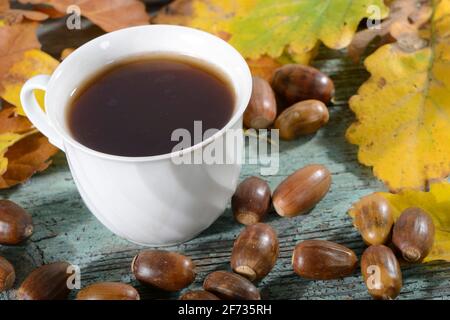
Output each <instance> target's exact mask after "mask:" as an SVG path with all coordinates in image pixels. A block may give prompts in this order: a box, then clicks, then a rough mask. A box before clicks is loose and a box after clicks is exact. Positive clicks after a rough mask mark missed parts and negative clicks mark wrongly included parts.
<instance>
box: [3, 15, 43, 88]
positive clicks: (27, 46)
mask: <svg viewBox="0 0 450 320" xmlns="http://www.w3.org/2000/svg"><path fill="white" fill-rule="evenodd" d="M37 27H38V24H37V23H35V22H25V23H20V24H14V25H4V26H0V92H1V91H2V83H3V79H4V77H5V76H6V75H7V73H8V70H9V69H10V68H11V67H12V66H13V65H14V63H16V62H17V61H20V59H22V57H23V54H24V53H25V52H26V51H29V50H32V49H39V48H40V47H41V44H40V43H39V41H38V39H37V36H36V30H37Z"/></svg>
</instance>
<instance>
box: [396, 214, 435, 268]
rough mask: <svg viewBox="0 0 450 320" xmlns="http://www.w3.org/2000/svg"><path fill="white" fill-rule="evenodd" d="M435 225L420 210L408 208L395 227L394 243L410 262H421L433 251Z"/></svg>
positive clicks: (428, 216)
mask: <svg viewBox="0 0 450 320" xmlns="http://www.w3.org/2000/svg"><path fill="white" fill-rule="evenodd" d="M434 233H435V228H434V223H433V220H432V219H431V217H430V215H429V214H428V213H426V212H425V211H424V210H422V209H420V208H408V209H406V210H405V211H403V213H402V214H401V215H400V217H399V218H398V219H397V221H396V222H395V225H394V230H393V233H392V242H393V243H394V245H395V246H396V247H397V249H398V250H399V251H400V252H401V253H402V256H403V258H404V259H405V260H406V261H408V262H420V261H422V260H423V259H424V258H425V257H426V256H427V255H428V254H429V253H430V251H431V248H432V247H433V243H434Z"/></svg>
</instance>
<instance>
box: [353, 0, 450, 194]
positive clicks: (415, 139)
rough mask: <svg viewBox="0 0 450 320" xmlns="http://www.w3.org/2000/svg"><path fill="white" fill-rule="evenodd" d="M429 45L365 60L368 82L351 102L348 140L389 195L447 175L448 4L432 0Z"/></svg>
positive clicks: (383, 51)
mask: <svg viewBox="0 0 450 320" xmlns="http://www.w3.org/2000/svg"><path fill="white" fill-rule="evenodd" d="M433 6H434V10H433V12H434V14H433V17H432V21H431V23H430V26H429V31H430V32H429V35H430V37H429V38H428V39H427V40H428V41H429V43H430V44H429V46H428V47H426V48H423V49H420V50H417V51H414V52H409V51H408V50H406V51H405V50H404V49H403V48H402V45H401V44H398V43H395V44H388V45H385V46H383V47H381V48H379V49H378V50H377V51H376V52H375V53H374V54H372V55H371V56H369V57H368V58H367V59H366V61H365V65H366V67H367V69H368V71H369V72H370V73H371V78H370V79H369V80H368V81H367V82H366V83H364V84H363V85H362V86H361V88H360V89H359V90H358V94H357V95H355V96H353V97H352V98H351V99H350V103H349V104H350V108H351V109H352V110H353V111H354V113H355V114H356V117H357V122H355V123H353V124H352V125H351V126H350V128H349V129H348V131H347V139H348V140H349V141H350V142H351V143H353V144H357V145H358V146H359V151H358V159H359V161H360V162H361V163H362V164H365V165H367V166H372V167H373V171H374V174H375V176H377V177H378V178H380V179H381V180H382V181H383V182H384V183H385V184H386V185H388V187H389V189H390V190H391V191H399V190H401V189H404V188H414V189H427V186H428V185H429V183H430V182H432V181H435V180H439V179H443V178H445V177H446V176H448V174H449V173H450V143H449V141H450V77H449V76H448V75H449V73H450V1H448V0H441V1H440V0H434V1H433Z"/></svg>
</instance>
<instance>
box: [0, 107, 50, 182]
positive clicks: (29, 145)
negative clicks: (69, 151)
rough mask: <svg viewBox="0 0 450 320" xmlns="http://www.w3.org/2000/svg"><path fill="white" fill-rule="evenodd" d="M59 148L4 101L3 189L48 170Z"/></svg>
mask: <svg viewBox="0 0 450 320" xmlns="http://www.w3.org/2000/svg"><path fill="white" fill-rule="evenodd" d="M57 151H58V149H57V148H56V147H54V146H53V145H52V144H50V143H49V142H48V139H47V138H46V137H44V136H43V135H42V134H41V133H39V132H38V131H37V130H36V129H35V128H34V127H33V125H32V124H31V122H30V121H29V120H28V119H27V118H26V117H23V116H20V115H17V114H16V113H15V108H14V107H13V106H10V105H7V104H5V105H4V106H3V108H2V109H1V110H0V189H4V188H9V187H12V186H14V185H16V184H19V183H22V182H24V181H26V180H28V179H29V178H30V177H31V176H32V175H33V174H35V173H37V172H41V171H43V170H45V169H46V168H47V167H48V166H49V165H50V163H51V161H50V158H51V157H52V156H53V155H55V154H56V153H57Z"/></svg>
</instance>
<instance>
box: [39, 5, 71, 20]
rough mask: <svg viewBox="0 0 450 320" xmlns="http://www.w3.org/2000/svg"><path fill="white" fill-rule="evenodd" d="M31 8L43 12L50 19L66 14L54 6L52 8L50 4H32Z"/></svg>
mask: <svg viewBox="0 0 450 320" xmlns="http://www.w3.org/2000/svg"><path fill="white" fill-rule="evenodd" d="M33 9H34V10H35V11H39V12H42V13H45V14H46V15H47V16H48V17H49V18H50V19H59V18H62V17H64V16H65V15H66V13H65V12H60V11H58V10H56V9H55V8H53V7H52V6H48V5H35V6H33Z"/></svg>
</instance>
